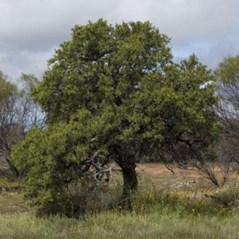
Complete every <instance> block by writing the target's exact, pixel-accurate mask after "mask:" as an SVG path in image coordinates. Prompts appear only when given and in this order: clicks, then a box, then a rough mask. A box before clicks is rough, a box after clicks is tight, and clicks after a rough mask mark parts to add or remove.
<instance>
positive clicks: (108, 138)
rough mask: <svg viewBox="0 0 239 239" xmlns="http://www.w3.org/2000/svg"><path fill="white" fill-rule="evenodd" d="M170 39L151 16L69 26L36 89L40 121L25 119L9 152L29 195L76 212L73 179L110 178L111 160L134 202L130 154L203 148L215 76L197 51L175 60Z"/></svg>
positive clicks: (77, 183) (212, 133)
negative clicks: (30, 123)
mask: <svg viewBox="0 0 239 239" xmlns="http://www.w3.org/2000/svg"><path fill="white" fill-rule="evenodd" d="M168 42H169V39H168V37H166V36H165V35H163V34H161V33H160V32H159V30H158V29H157V28H155V27H153V26H152V25H151V24H150V23H149V22H145V23H141V22H130V23H122V24H119V25H115V26H112V25H109V24H108V23H107V22H106V21H104V20H102V19H100V20H98V21H97V22H95V23H91V22H90V23H88V24H87V25H85V26H76V27H75V28H74V29H73V33H72V39H71V40H70V41H68V42H64V43H63V44H61V46H60V48H59V49H58V50H57V51H56V54H55V55H54V56H53V58H52V59H51V60H50V61H49V68H48V70H47V71H46V72H45V75H44V78H43V80H42V81H41V82H40V83H39V84H38V85H37V87H36V88H35V89H34V92H33V95H34V98H35V100H37V102H39V104H40V105H41V107H42V109H43V111H44V112H46V114H47V127H45V128H43V129H42V128H34V129H32V130H31V131H30V132H29V133H28V135H27V136H26V138H25V140H24V141H23V142H21V143H20V144H19V145H18V147H17V148H16V149H15V152H14V154H13V157H14V160H15V163H16V165H17V166H18V168H19V169H20V170H21V172H22V174H23V175H25V177H24V180H25V188H26V196H27V197H28V198H29V199H31V201H32V203H33V205H36V206H38V207H39V208H40V209H42V210H45V211H47V212H51V213H55V212H58V213H59V212H60V211H62V213H63V214H68V213H67V212H69V211H70V212H72V211H73V212H76V214H77V213H79V212H78V209H77V208H78V206H77V205H75V201H76V200H75V199H74V197H75V196H73V198H72V197H71V196H70V195H72V188H74V190H80V188H81V187H82V184H84V180H90V179H89V175H91V176H92V178H93V177H94V178H96V179H97V180H99V179H102V178H103V177H104V175H105V176H106V177H107V178H106V180H109V177H108V176H107V175H108V174H109V173H110V170H111V168H110V166H109V162H110V161H113V162H115V163H117V165H118V166H119V167H120V169H121V170H122V175H123V182H124V185H123V194H122V199H121V200H120V202H121V203H123V204H124V205H122V206H125V207H126V208H131V205H130V200H128V199H129V195H130V193H131V191H135V190H136V189H137V185H138V181H137V175H136V171H135V167H136V161H139V160H142V159H144V158H155V160H158V161H160V160H161V161H162V160H164V161H167V160H169V161H172V160H173V161H178V162H181V161H182V160H187V159H190V160H192V159H193V158H194V159H197V160H199V159H201V158H202V157H204V152H205V150H206V149H207V147H208V146H209V145H210V144H211V142H212V141H213V140H214V138H215V137H216V134H217V129H218V124H217V119H216V117H215V114H214V111H213V108H212V106H213V105H214V104H215V103H216V97H215V96H214V87H213V85H212V84H209V82H211V81H214V77H213V74H212V72H211V71H210V70H207V68H206V66H204V65H202V64H200V63H199V62H198V60H197V58H196V57H195V56H191V57H190V58H189V59H188V60H184V61H182V62H181V63H180V64H175V63H173V61H172V54H171V52H170V49H169V48H168V46H167V44H168ZM85 177H86V178H87V179H85ZM82 178H83V182H82V181H81V180H82ZM87 184H90V185H91V183H89V181H88V183H87ZM77 187H78V189H77ZM66 202H67V203H66ZM65 205H67V208H66V207H65ZM69 207H70V208H69Z"/></svg>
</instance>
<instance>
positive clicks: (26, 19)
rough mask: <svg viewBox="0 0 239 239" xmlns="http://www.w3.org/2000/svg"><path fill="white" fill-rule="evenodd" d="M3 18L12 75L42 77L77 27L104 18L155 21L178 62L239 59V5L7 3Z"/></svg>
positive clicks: (0, 45) (5, 65) (4, 62)
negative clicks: (196, 57) (195, 58)
mask: <svg viewBox="0 0 239 239" xmlns="http://www.w3.org/2000/svg"><path fill="white" fill-rule="evenodd" d="M0 12H1V14H0V69H2V70H3V71H5V72H6V73H7V74H9V75H15V74H18V72H22V71H29V72H33V73H35V74H37V75H40V72H43V71H44V69H46V61H47V59H48V58H49V57H50V56H51V54H53V49H54V48H56V47H57V46H58V45H59V44H60V43H61V42H63V41H65V40H68V39H70V35H71V29H72V28H73V27H74V25H75V24H86V23H87V22H88V21H89V20H91V21H95V20H97V19H98V18H101V17H103V18H104V19H107V20H108V21H109V22H110V23H116V22H122V21H135V20H140V21H146V20H149V21H151V22H152V23H153V24H154V25H155V26H157V27H159V28H160V30H161V32H162V33H165V34H167V35H168V36H169V37H171V38H172V41H171V46H172V49H173V52H174V54H175V55H176V58H178V59H181V58H183V57H186V56H188V55H189V54H190V53H192V52H195V53H196V54H198V55H199V57H200V59H202V61H203V62H205V63H206V64H209V65H210V66H215V65H216V62H218V61H219V58H221V57H223V56H225V55H228V54H234V55H235V54H238V43H237V42H238V38H239V27H238V25H239V1H238V0H167V1H165V0H130V1H129V0H118V1H112V0H87V1H83V0H34V1H33V0H21V1H19V0H1V1H0ZM220 60H221V59H220Z"/></svg>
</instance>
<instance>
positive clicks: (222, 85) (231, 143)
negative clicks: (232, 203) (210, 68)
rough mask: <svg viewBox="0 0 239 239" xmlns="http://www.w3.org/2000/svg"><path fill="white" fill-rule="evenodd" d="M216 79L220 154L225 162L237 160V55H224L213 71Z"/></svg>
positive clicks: (238, 133)
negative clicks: (220, 125)
mask: <svg viewBox="0 0 239 239" xmlns="http://www.w3.org/2000/svg"><path fill="white" fill-rule="evenodd" d="M215 74H216V76H217V79H218V83H217V94H218V96H219V99H220V100H219V104H218V107H217V108H216V109H217V113H218V116H219V118H220V121H221V124H222V126H223V127H222V130H221V137H220V139H221V144H222V145H223V147H221V154H222V156H223V160H224V161H226V162H239V159H238V157H239V144H238V139H239V56H230V57H226V58H225V59H224V60H223V61H222V62H221V63H220V64H219V65H218V68H217V69H216V71H215Z"/></svg>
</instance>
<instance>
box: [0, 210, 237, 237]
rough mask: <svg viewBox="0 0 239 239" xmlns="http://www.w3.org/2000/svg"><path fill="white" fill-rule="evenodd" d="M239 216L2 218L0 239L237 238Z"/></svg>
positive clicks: (112, 214) (172, 214)
mask: <svg viewBox="0 0 239 239" xmlns="http://www.w3.org/2000/svg"><path fill="white" fill-rule="evenodd" d="M238 220H239V215H231V216H227V217H215V216H214V217H205V216H201V217H195V216H187V217H182V215H181V214H179V213H178V212H177V211H175V212H170V213H169V212H164V213H162V214H160V213H158V212H157V211H155V212H151V213H147V214H145V215H139V214H134V213H129V212H124V213H122V212H118V211H115V212H113V211H111V212H102V213H98V214H96V215H91V216H86V217H85V218H84V219H78V220H77V219H66V218H60V217H52V218H48V219H46V218H45V219H44V218H36V217H35V216H33V215H32V214H30V213H24V214H15V215H1V216H0V238H4V239H10V238H11V239H27V238H31V239H32V238H35V239H38V238H47V239H49V238H52V239H55V238H57V239H58V238H59V239H62V238H67V239H70V238H73V239H74V238H94V239H100V238H102V239H105V238H114V239H117V238H132V239H134V238H137V239H139V238H149V239H150V238H163V239H169V238H172V239H175V238H177V239H180V238H182V239H187V238H190V239H191V238H195V239H196V238H199V239H202V238H204V239H205V238H212V239H214V238H217V239H227V238H228V239H229V238H230V239H234V238H235V239H237V238H239V231H238Z"/></svg>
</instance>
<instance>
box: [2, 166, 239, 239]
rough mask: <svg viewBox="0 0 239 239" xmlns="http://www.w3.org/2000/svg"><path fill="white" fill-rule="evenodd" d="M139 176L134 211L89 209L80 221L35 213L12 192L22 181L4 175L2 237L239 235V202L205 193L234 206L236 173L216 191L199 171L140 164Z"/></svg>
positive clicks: (228, 236)
mask: <svg viewBox="0 0 239 239" xmlns="http://www.w3.org/2000/svg"><path fill="white" fill-rule="evenodd" d="M138 176H139V181H140V188H139V192H138V193H136V194H135V195H133V202H132V205H133V210H132V212H126V211H121V210H117V209H113V210H107V211H103V210H98V211H97V210H96V211H97V212H96V211H92V210H91V211H89V212H88V213H87V214H86V215H83V216H82V217H80V218H78V219H69V218H65V217H63V218H62V217H60V216H53V217H37V216H36V212H35V210H33V209H32V208H30V207H29V206H28V205H27V203H26V202H25V201H24V199H23V196H22V192H21V191H20V190H14V189H15V188H16V187H18V186H19V185H18V183H17V182H14V181H8V180H7V179H6V178H5V179H1V180H0V187H1V188H5V189H4V190H2V192H1V194H0V238H3V239H8V238H9V239H10V238H13V239H15V238H16V239H23V238H24V239H25V238H31V239H32V238H36V239H38V238H53V239H54V238H94V239H98V238H102V239H103V238H104V239H105V238H114V239H117V238H137V239H139V238H163V239H168V238H172V239H175V238H179V239H180V238H182V239H187V238H190V239H191V238H195V239H196V238H200V239H204V238H212V239H214V238H217V239H220V238H222V239H225V238H228V239H233V238H235V239H237V238H239V230H238V222H239V212H238V210H237V205H236V204H235V203H234V204H233V206H234V207H230V208H228V207H225V206H224V205H223V204H222V203H221V202H220V201H217V200H214V199H212V198H207V197H205V194H206V193H207V194H212V195H219V196H220V197H221V198H222V200H223V201H225V200H227V202H228V205H232V204H230V203H231V202H230V200H232V199H233V202H236V201H237V200H238V198H237V197H238V193H237V191H238V190H237V189H238V186H237V180H235V179H236V178H235V177H234V180H231V182H229V183H228V186H226V187H225V188H223V189H217V188H215V187H213V186H212V185H211V184H210V183H209V182H208V181H206V180H204V179H203V178H202V177H201V176H200V175H199V174H198V173H196V172H193V171H187V170H185V171H179V170H176V174H175V175H172V173H170V172H168V171H167V170H165V169H164V168H163V167H162V166H160V165H140V166H139V169H138ZM116 177H117V176H116ZM114 180H115V179H113V182H112V184H113V183H114ZM117 183H118V182H117ZM112 187H113V186H112ZM11 188H13V190H11ZM112 192H113V191H112ZM192 195H193V196H195V197H192ZM104 196H105V195H104Z"/></svg>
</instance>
